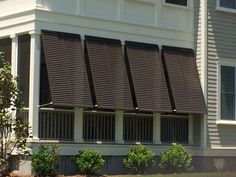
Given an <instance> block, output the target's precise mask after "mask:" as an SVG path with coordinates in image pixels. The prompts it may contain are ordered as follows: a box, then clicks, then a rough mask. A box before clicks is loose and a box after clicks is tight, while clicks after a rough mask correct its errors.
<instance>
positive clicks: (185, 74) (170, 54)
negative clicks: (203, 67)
mask: <svg viewBox="0 0 236 177" xmlns="http://www.w3.org/2000/svg"><path fill="white" fill-rule="evenodd" d="M163 62H164V65H165V69H166V72H167V74H168V82H169V86H170V88H171V89H170V90H171V92H172V95H173V102H174V105H175V110H176V112H177V113H206V112H207V110H206V105H205V100H204V96H203V92H202V88H201V84H200V80H199V76H198V72H197V67H196V61H195V59H194V53H193V50H191V49H182V48H176V47H166V46H164V47H163Z"/></svg>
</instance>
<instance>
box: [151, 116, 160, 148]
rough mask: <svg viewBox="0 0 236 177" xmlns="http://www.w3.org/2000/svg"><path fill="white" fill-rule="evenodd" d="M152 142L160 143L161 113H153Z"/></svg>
mask: <svg viewBox="0 0 236 177" xmlns="http://www.w3.org/2000/svg"><path fill="white" fill-rule="evenodd" d="M153 143H154V144H161V114H160V113H154V114H153Z"/></svg>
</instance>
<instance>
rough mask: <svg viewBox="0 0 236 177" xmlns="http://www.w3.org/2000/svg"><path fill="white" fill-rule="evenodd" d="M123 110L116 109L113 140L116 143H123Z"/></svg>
mask: <svg viewBox="0 0 236 177" xmlns="http://www.w3.org/2000/svg"><path fill="white" fill-rule="evenodd" d="M123 115H124V112H123V111H116V128H115V141H116V143H124V140H123Z"/></svg>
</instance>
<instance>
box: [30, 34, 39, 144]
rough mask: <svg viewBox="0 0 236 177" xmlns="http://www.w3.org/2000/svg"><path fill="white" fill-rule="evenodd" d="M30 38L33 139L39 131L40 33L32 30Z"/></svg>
mask: <svg viewBox="0 0 236 177" xmlns="http://www.w3.org/2000/svg"><path fill="white" fill-rule="evenodd" d="M29 34H30V35H31V40H30V82H29V83H30V85H29V125H30V126H31V128H32V136H33V141H37V140H38V139H39V138H38V133H39V129H38V126H39V110H38V109H39V108H38V106H39V86H40V85H39V80H40V33H39V32H36V31H32V32H30V33H29Z"/></svg>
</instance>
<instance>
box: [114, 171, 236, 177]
mask: <svg viewBox="0 0 236 177" xmlns="http://www.w3.org/2000/svg"><path fill="white" fill-rule="evenodd" d="M135 176H136V175H120V176H119V175H118V176H117V177H135ZM137 177H236V172H225V173H223V172H218V173H185V174H171V175H164V174H160V175H159V174H156V175H137Z"/></svg>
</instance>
